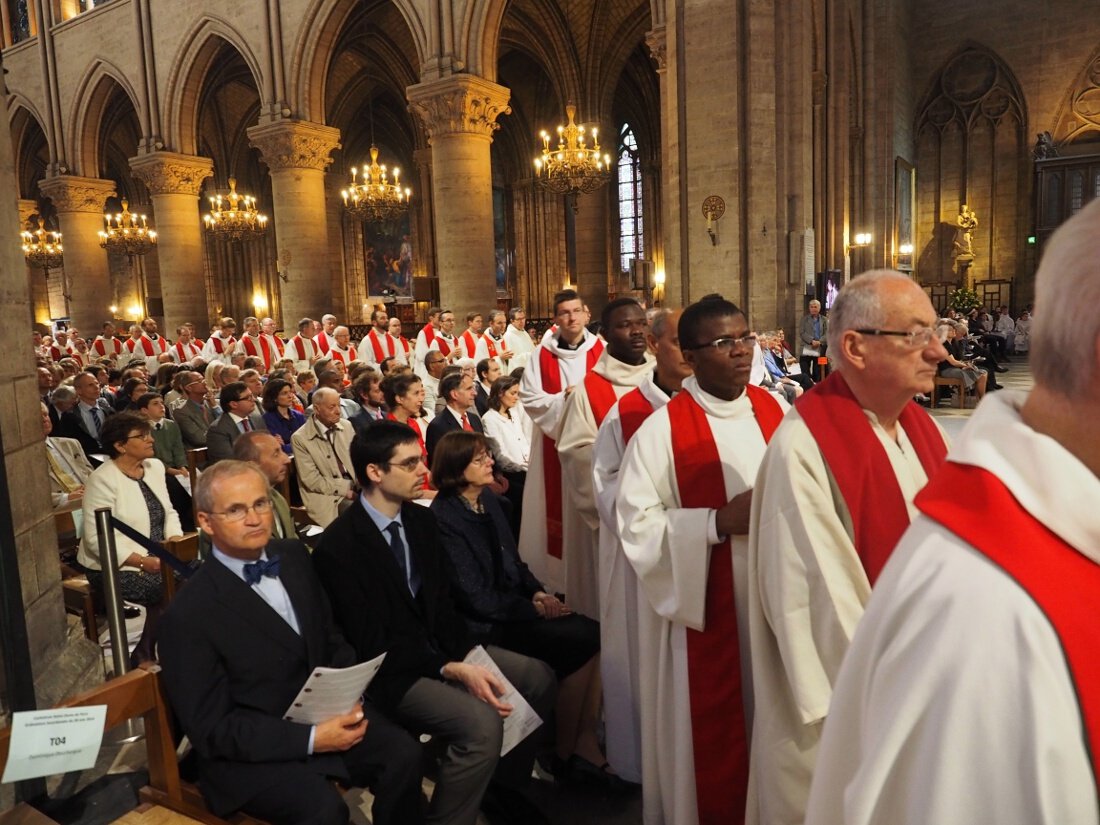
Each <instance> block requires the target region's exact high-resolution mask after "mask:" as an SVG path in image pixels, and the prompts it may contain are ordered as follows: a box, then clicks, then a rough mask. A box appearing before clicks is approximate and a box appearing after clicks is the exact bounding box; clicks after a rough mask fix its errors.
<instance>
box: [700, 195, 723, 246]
mask: <svg viewBox="0 0 1100 825" xmlns="http://www.w3.org/2000/svg"><path fill="white" fill-rule="evenodd" d="M724 214H726V202H725V201H724V200H722V198H720V197H719V196H718V195H709V196H708V197H707V198H706V200H704V201H703V217H704V218H706V219H707V234H708V235H710V243H711V246H717V245H718V221H719V220H721V218H722V216H723V215H724Z"/></svg>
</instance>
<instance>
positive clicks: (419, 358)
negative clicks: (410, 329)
mask: <svg viewBox="0 0 1100 825" xmlns="http://www.w3.org/2000/svg"><path fill="white" fill-rule="evenodd" d="M438 334H439V330H438V329H437V328H436V327H433V326H432V325H431V324H424V326H423V327H421V329H420V332H418V333H416V346H415V347H414V348H413V360H412V368H413V372H415V373H416V374H417V375H419V376H420V377H421V378H423V377H424V376H425V375H427V374H428V371H427V370H425V369H424V356H425V355H427V354H428V347H430V346H431V345H432V341H434V340H435V337H436V336H437V335H438Z"/></svg>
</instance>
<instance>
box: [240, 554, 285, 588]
mask: <svg viewBox="0 0 1100 825" xmlns="http://www.w3.org/2000/svg"><path fill="white" fill-rule="evenodd" d="M264 576H270V577H271V578H273V579H277V578H278V577H279V557H278V556H276V557H275V558H273V559H268V560H267V561H254V562H251V563H250V564H246V565H245V566H244V580H245V582H247V583H248V584H250V585H252V584H259V583H260V579H262V578H263V577H264Z"/></svg>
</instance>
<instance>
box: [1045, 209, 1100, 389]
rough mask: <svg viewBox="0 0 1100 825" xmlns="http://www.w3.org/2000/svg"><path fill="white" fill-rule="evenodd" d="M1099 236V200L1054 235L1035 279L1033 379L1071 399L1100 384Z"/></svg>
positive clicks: (1047, 246)
mask: <svg viewBox="0 0 1100 825" xmlns="http://www.w3.org/2000/svg"><path fill="white" fill-rule="evenodd" d="M1098 235H1100V200H1094V201H1092V202H1091V203H1090V204H1089V205H1088V206H1086V207H1085V208H1084V209H1082V210H1081V211H1080V212H1078V213H1077V214H1076V215H1074V216H1073V217H1072V218H1070V219H1069V220H1068V221H1066V222H1065V223H1064V224H1062V226H1061V227H1059V228H1058V231H1057V232H1055V233H1054V235H1052V236H1051V239H1050V241H1049V242H1048V243H1047V245H1046V248H1045V249H1044V250H1043V259H1042V261H1040V262H1039V270H1038V272H1036V274H1035V310H1036V311H1035V314H1034V316H1033V319H1034V320H1033V325H1032V328H1031V359H1032V365H1031V374H1032V375H1033V376H1035V383H1036V384H1039V385H1041V386H1043V387H1045V388H1046V389H1049V390H1053V391H1054V392H1057V393H1058V394H1059V395H1063V396H1066V397H1067V398H1072V397H1074V396H1077V395H1079V394H1081V393H1082V392H1085V391H1087V390H1088V389H1089V388H1090V387H1092V386H1093V384H1094V383H1095V381H1096V379H1097V369H1098V365H1097V358H1096V341H1097V338H1098V337H1100V311H1097V306H1098V305H1100V262H1098V261H1097V258H1096V238H1097V237H1098ZM1082 353H1084V355H1085V357H1084V358H1082V357H1081V355H1082Z"/></svg>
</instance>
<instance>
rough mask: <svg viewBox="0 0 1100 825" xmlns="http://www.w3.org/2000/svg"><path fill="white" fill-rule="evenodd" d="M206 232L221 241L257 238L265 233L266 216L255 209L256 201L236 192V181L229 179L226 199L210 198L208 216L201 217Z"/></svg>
mask: <svg viewBox="0 0 1100 825" xmlns="http://www.w3.org/2000/svg"><path fill="white" fill-rule="evenodd" d="M202 220H203V223H204V224H206V231H207V232H209V233H211V234H212V235H213V236H214V237H215V238H217V239H218V240H221V241H239V240H241V239H242V238H246V237H258V236H260V235H263V234H264V232H265V231H267V215H265V214H263V213H262V212H260V211H259V210H258V209H257V208H256V199H255V198H254V197H252V196H251V195H241V194H239V193H238V192H237V179H236V178H230V179H229V194H228V195H227V196H226V197H224V198H223V197H222V196H221V195H212V196H211V197H210V214H208V215H203V216H202Z"/></svg>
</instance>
